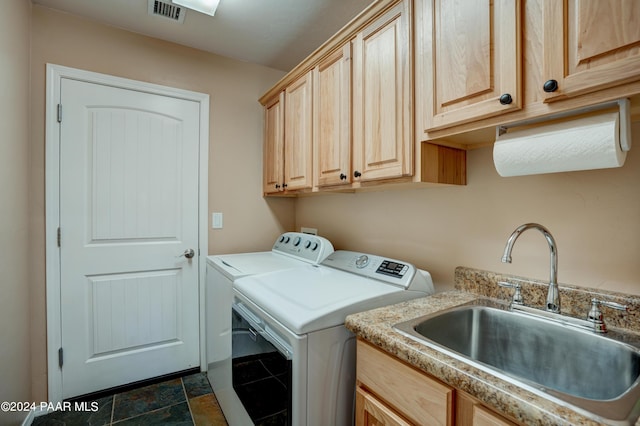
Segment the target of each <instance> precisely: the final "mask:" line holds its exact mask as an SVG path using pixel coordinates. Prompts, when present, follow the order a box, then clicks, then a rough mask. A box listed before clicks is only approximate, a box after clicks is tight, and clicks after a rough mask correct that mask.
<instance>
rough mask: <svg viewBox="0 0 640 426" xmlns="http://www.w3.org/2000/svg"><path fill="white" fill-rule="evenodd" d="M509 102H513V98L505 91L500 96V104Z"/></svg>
mask: <svg viewBox="0 0 640 426" xmlns="http://www.w3.org/2000/svg"><path fill="white" fill-rule="evenodd" d="M511 102H513V98H512V97H511V95H510V94H508V93H505V94H504V95H502V96H500V103H501V104H502V105H509V104H510V103H511Z"/></svg>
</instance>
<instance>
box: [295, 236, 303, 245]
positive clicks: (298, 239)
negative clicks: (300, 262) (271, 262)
mask: <svg viewBox="0 0 640 426" xmlns="http://www.w3.org/2000/svg"><path fill="white" fill-rule="evenodd" d="M301 241H302V238H300V237H296V238H295V239H294V240H293V245H294V246H296V247H298V246H299V245H300V242H301Z"/></svg>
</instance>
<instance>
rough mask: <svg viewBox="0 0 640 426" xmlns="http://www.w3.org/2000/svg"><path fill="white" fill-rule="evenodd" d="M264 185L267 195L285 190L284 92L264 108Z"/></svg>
mask: <svg viewBox="0 0 640 426" xmlns="http://www.w3.org/2000/svg"><path fill="white" fill-rule="evenodd" d="M264 111H265V120H264V151H263V153H262V156H263V161H264V164H263V168H262V170H263V177H262V185H263V191H264V193H265V194H273V193H277V192H281V191H283V190H284V188H283V186H282V184H283V183H284V92H280V94H279V96H276V97H275V98H274V99H273V100H272V101H271V102H269V103H267V104H266V105H265V107H264Z"/></svg>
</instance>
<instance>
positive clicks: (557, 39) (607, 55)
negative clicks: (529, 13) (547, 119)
mask: <svg viewBox="0 0 640 426" xmlns="http://www.w3.org/2000/svg"><path fill="white" fill-rule="evenodd" d="M543 31H544V76H545V77H544V78H545V81H543V82H541V83H540V90H544V89H543V85H544V83H545V82H546V81H549V80H555V81H556V82H557V86H558V88H557V89H556V90H555V91H553V92H550V93H545V101H552V100H556V99H562V98H564V97H568V96H576V95H581V94H584V93H589V92H593V91H596V90H599V89H603V88H607V87H612V86H616V85H619V84H623V83H626V82H630V81H634V80H640V1H638V0H544V1H543ZM550 84H552V83H551V82H550ZM549 88H552V86H551V87H549Z"/></svg>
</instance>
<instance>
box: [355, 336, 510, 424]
mask: <svg viewBox="0 0 640 426" xmlns="http://www.w3.org/2000/svg"><path fill="white" fill-rule="evenodd" d="M357 348H358V349H357V389H356V423H355V424H356V426H372V425H376V426H382V425H384V426H398V425H429V426H431V425H434V426H435V425H444V426H454V425H456V426H490V425H491V426H514V425H515V423H512V422H511V421H509V420H507V419H505V418H504V417H502V416H500V415H498V414H496V413H494V412H493V411H491V410H490V409H488V408H486V407H484V406H483V405H482V404H481V403H480V401H478V400H476V399H475V398H473V397H472V396H471V395H468V394H466V393H464V392H462V391H459V390H456V389H454V388H452V387H451V386H448V385H446V384H444V383H442V382H440V381H439V380H437V379H435V378H433V377H431V376H429V375H428V374H426V373H424V372H422V371H420V370H418V369H416V368H414V367H412V366H410V365H409V364H406V363H405V362H403V361H401V360H399V359H397V358H395V357H393V356H391V355H389V354H387V353H386V352H384V351H382V350H380V349H378V348H376V347H375V346H373V345H371V344H369V343H367V342H365V341H363V340H358V345H357Z"/></svg>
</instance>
